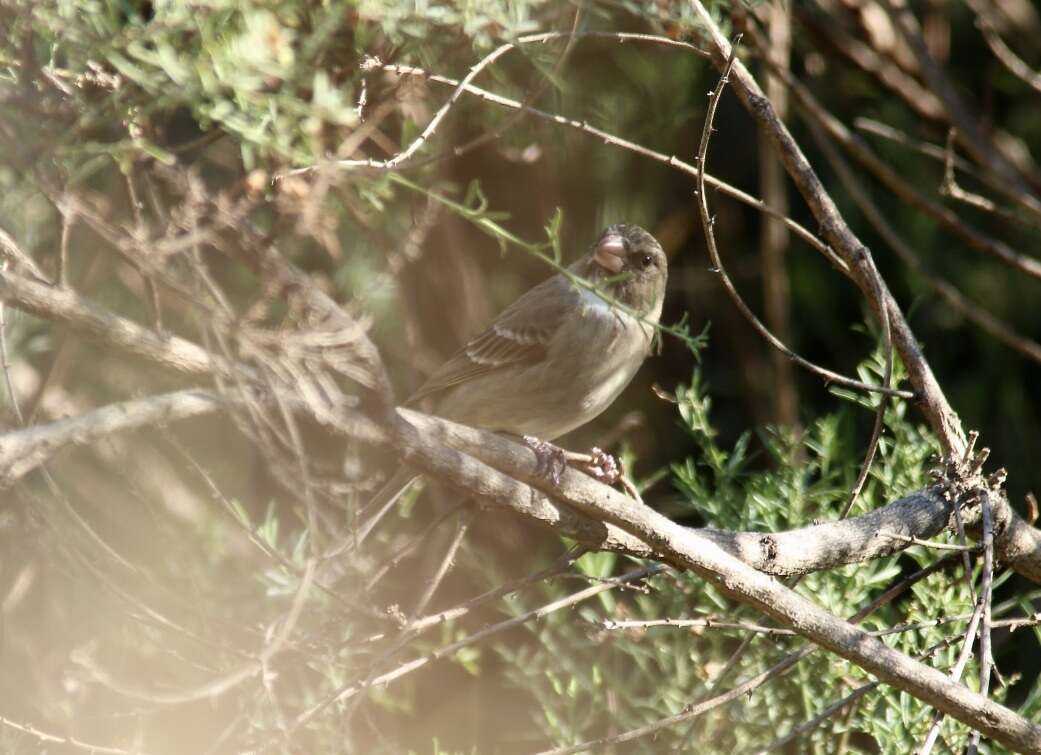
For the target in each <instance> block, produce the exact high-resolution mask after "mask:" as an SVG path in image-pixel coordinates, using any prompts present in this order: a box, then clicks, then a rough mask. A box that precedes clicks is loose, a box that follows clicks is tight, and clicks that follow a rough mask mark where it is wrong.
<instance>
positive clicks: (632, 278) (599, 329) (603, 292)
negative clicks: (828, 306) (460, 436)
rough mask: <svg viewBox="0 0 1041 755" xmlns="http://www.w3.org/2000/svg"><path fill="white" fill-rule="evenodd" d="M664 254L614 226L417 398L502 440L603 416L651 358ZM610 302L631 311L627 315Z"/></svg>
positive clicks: (379, 505)
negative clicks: (499, 435) (500, 435)
mask: <svg viewBox="0 0 1041 755" xmlns="http://www.w3.org/2000/svg"><path fill="white" fill-rule="evenodd" d="M666 268H667V265H666V259H665V253H664V252H663V251H662V248H661V245H660V244H659V243H658V242H657V240H655V238H654V237H653V236H652V235H651V234H649V233H648V232H647V231H645V230H644V229H643V228H640V227H639V226H637V225H628V224H618V225H611V226H608V227H607V228H606V229H605V230H604V231H603V233H601V235H600V238H599V239H598V240H597V241H596V243H594V244H593V245H592V247H591V248H590V249H589V251H588V252H587V253H586V254H585V256H583V257H582V258H581V259H579V260H578V261H577V262H575V263H574V264H572V265H571V266H570V267H569V268H568V271H569V272H570V273H571V274H572V275H574V276H576V277H578V278H581V279H583V280H585V281H586V282H587V283H588V284H589V287H586V286H583V285H581V284H578V283H575V282H574V281H572V280H571V279H570V278H569V277H568V276H567V275H565V274H564V273H558V274H557V275H554V276H553V277H552V278H549V279H548V280H546V281H543V282H542V283H540V284H539V285H537V286H535V288H533V289H531V290H530V291H528V292H527V293H525V294H524V295H522V296H521V297H520V298H519V299H517V301H515V302H514V303H513V304H511V305H510V306H509V307H507V308H506V310H505V311H503V313H502V314H501V315H499V317H498V319H496V321H495V322H494V323H493V324H492V325H491V327H489V328H488V329H487V330H485V331H484V332H483V333H481V334H480V335H478V336H477V337H476V338H474V339H472V340H471V341H470V342H469V343H467V344H466V345H465V346H464V347H463V348H462V349H460V350H459V351H458V352H457V353H456V354H455V355H454V356H453V357H452V358H451V359H449V360H448V361H447V362H445V364H444V365H442V366H441V368H440V369H438V370H437V371H435V372H434V374H432V375H431V376H430V378H429V379H428V380H427V381H426V383H424V384H423V386H422V387H420V389H419V390H418V391H416V392H415V393H414V394H413V395H412V397H411V398H409V400H408V402H407V403H406V406H415V405H417V404H418V403H419V402H421V401H425V400H430V401H431V403H432V409H431V413H432V414H435V415H437V416H439V417H444V418H445V419H450V420H453V421H455V422H459V423H461V424H465V425H470V426H472V427H478V428H481V429H484V430H492V431H495V432H504V433H512V434H514V435H520V436H525V437H534V438H539V439H541V440H544V441H549V440H553V439H554V438H558V437H560V436H561V435H564V434H565V433H567V432H570V431H571V430H574V429H575V428H577V427H579V426H581V425H584V424H585V423H587V422H589V421H590V420H591V419H593V418H594V417H596V416H597V415H599V414H600V413H601V412H603V411H604V410H605V409H606V408H607V407H608V406H610V405H611V403H612V402H613V401H614V400H615V399H616V398H617V397H618V394H620V393H621V392H622V390H623V389H624V388H625V387H626V386H627V385H628V384H629V382H630V381H631V380H632V378H633V376H634V375H635V374H636V371H637V370H638V369H639V367H640V365H641V364H642V363H643V360H644V359H645V358H646V357H647V355H648V354H649V353H650V349H651V343H652V341H653V338H654V326H655V325H656V324H657V322H658V319H659V317H660V316H661V309H662V302H663V300H664V298H665V282H666V275H667V269H666ZM612 302H617V303H618V304H621V305H623V306H621V307H619V306H616V305H615V304H613V303H612ZM415 477H416V474H415V472H412V471H410V470H407V469H402V470H400V471H399V472H398V473H397V474H395V475H394V476H393V477H391V479H390V480H389V481H388V482H387V484H386V485H384V487H383V488H382V489H381V490H380V491H379V492H378V493H377V494H376V495H375V496H374V497H373V498H372V500H371V501H370V502H369V504H368V505H367V506H366V507H365V508H366V510H368V511H373V510H376V513H374V514H373V515H372V516H371V517H370V518H369V519H368V520H367V521H366V522H365V524H364V525H363V527H362V530H361V532H360V533H359V535H360V537H365V535H367V534H368V533H369V531H371V528H372V527H373V526H374V525H375V523H376V522H377V521H379V519H380V518H381V517H382V516H383V514H384V513H385V512H386V511H388V510H389V509H390V507H391V506H392V505H393V504H394V502H395V501H396V500H397V499H398V497H399V496H400V495H401V494H402V493H403V492H404V490H405V488H407V487H408V484H409V483H410V482H411V481H412V480H413V479H414V478H415Z"/></svg>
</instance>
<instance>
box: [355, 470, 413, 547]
mask: <svg viewBox="0 0 1041 755" xmlns="http://www.w3.org/2000/svg"><path fill="white" fill-rule="evenodd" d="M417 477H419V475H418V474H417V473H416V472H414V471H413V470H411V469H409V468H408V467H402V468H401V469H399V470H398V471H397V472H395V473H394V474H393V475H391V477H390V479H389V480H387V481H386V482H385V483H384V484H383V487H382V488H380V489H379V490H378V491H377V492H376V494H375V495H374V496H372V498H370V499H369V500H368V502H367V503H366V504H365V506H363V507H362V509H361V511H360V512H358V519H359V520H361V526H360V527H359V528H358V536H357V543H358V544H361V542H362V541H363V540H365V538H366V537H368V536H369V535H370V534H371V533H372V531H373V530H374V529H375V528H376V525H377V524H379V523H380V520H381V519H383V517H384V516H386V515H387V512H389V511H390V510H391V509H392V508H394V504H395V503H397V502H398V501H399V500H400V499H401V496H402V495H404V493H405V491H406V490H408V489H409V486H410V485H411V484H412V483H413V481H414V480H415V479H416V478H417Z"/></svg>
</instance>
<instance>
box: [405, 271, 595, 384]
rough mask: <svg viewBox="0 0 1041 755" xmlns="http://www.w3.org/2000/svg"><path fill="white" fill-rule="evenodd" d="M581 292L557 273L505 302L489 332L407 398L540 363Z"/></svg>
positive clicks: (458, 352)
mask: <svg viewBox="0 0 1041 755" xmlns="http://www.w3.org/2000/svg"><path fill="white" fill-rule="evenodd" d="M577 300H578V293H577V292H576V291H575V289H574V288H573V287H572V285H571V283H570V282H569V281H568V279H567V278H566V277H564V276H563V275H555V276H553V277H552V278H550V279H548V280H545V281H543V282H542V283H540V284H539V285H537V286H535V288H533V289H531V290H530V291H528V292H527V293H525V294H524V295H523V296H521V297H520V298H519V299H517V300H516V301H515V302H513V304H511V305H510V306H509V307H507V308H506V309H505V310H504V311H503V313H502V314H501V315H499V318H498V319H497V320H496V321H495V322H494V323H493V324H492V325H491V327H489V328H488V329H487V330H486V331H484V332H483V333H481V334H480V335H478V336H477V337H476V338H474V339H472V340H471V341H470V342H469V343H467V344H466V345H465V346H464V347H463V348H461V349H460V350H459V351H457V352H456V353H455V355H453V356H452V358H451V359H449V360H448V361H447V362H445V363H444V364H443V365H442V366H441V367H440V368H438V370H437V371H436V372H434V374H433V375H431V376H430V377H429V378H428V379H427V381H426V383H424V384H423V385H422V386H421V387H420V388H419V390H417V391H416V392H415V393H413V394H412V396H411V397H410V398H409V400H408V402H407V403H408V404H409V405H413V404H415V403H416V402H418V401H420V400H421V399H423V398H426V397H427V396H431V395H433V394H436V393H438V392H440V391H443V390H445V389H447V388H451V387H452V386H455V385H459V384H460V383H464V382H466V381H467V380H472V379H473V378H475V377H478V376H480V375H484V374H487V373H489V372H492V371H494V370H498V369H502V368H503V367H507V366H518V365H528V364H537V363H538V362H540V361H542V360H543V359H545V357H546V352H547V350H548V345H549V342H550V341H551V340H552V338H553V336H554V335H555V334H556V332H557V330H559V329H560V326H561V324H562V323H563V322H564V320H565V318H566V317H567V315H568V313H569V312H571V311H573V310H574V308H575V305H576V302H577Z"/></svg>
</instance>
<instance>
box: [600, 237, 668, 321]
mask: <svg viewBox="0 0 1041 755" xmlns="http://www.w3.org/2000/svg"><path fill="white" fill-rule="evenodd" d="M589 262H590V264H589V265H588V268H589V273H590V274H591V277H592V278H593V279H595V280H601V281H607V282H608V283H607V285H608V287H609V288H610V289H611V292H612V294H613V295H614V296H616V297H617V298H618V299H619V300H620V301H622V302H623V303H624V304H627V305H629V306H631V307H633V308H635V309H638V310H645V309H653V308H654V307H655V306H656V305H657V304H659V303H660V302H661V299H662V297H663V296H664V295H665V279H666V276H667V274H668V263H667V262H666V259H665V252H664V251H663V250H662V248H661V244H659V243H658V240H657V239H655V238H654V236H652V235H651V234H649V233H647V231H645V230H644V229H643V228H641V227H640V226H638V225H632V224H629V223H616V224H615V225H609V226H607V228H605V229H604V231H603V233H601V234H600V238H599V239H598V240H597V241H596V243H595V244H593V247H592V249H591V250H590V253H589Z"/></svg>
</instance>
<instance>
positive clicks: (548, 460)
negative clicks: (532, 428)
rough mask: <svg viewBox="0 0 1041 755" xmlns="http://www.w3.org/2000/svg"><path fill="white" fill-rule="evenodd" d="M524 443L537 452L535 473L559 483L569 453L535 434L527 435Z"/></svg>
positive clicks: (555, 483) (556, 483)
mask: <svg viewBox="0 0 1041 755" xmlns="http://www.w3.org/2000/svg"><path fill="white" fill-rule="evenodd" d="M524 443H525V445H527V447H528V448H530V449H531V450H532V451H533V452H534V453H535V474H537V475H539V476H541V477H543V478H545V479H547V480H549V481H550V482H552V483H553V484H554V485H559V484H560V476H561V475H562V474H563V473H564V468H565V467H566V466H567V454H566V453H565V452H564V449H562V448H559V447H557V446H554V445H553V444H552V443H549V442H548V441H544V440H540V439H539V438H536V437H534V436H533V435H525V436H524Z"/></svg>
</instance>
